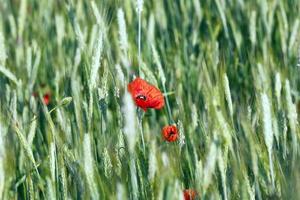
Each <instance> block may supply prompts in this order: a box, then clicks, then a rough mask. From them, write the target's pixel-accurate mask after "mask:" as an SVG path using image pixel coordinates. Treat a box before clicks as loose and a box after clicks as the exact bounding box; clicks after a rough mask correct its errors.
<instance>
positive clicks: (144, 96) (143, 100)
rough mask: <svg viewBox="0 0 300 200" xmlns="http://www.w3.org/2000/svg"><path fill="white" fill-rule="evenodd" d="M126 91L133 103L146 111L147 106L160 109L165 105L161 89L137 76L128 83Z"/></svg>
mask: <svg viewBox="0 0 300 200" xmlns="http://www.w3.org/2000/svg"><path fill="white" fill-rule="evenodd" d="M128 91H129V92H130V93H131V95H132V98H133V99H134V101H135V104H136V105H137V106H138V107H140V108H142V109H143V110H144V111H147V108H154V109H161V108H162V107H163V106H164V105H165V100H164V96H163V94H162V93H161V91H160V90H159V89H158V88H157V87H155V86H154V85H151V84H150V83H148V82H146V81H145V80H143V79H141V78H139V77H137V78H135V79H134V80H133V81H132V82H130V83H129V84H128Z"/></svg>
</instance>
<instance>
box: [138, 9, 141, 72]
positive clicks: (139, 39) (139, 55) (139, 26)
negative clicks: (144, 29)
mask: <svg viewBox="0 0 300 200" xmlns="http://www.w3.org/2000/svg"><path fill="white" fill-rule="evenodd" d="M138 64H139V72H138V73H139V74H138V75H139V76H140V74H141V13H140V12H139V25H138Z"/></svg>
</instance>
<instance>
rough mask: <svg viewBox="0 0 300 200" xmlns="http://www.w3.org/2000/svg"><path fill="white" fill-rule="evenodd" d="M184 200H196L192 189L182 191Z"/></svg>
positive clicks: (195, 193) (195, 194)
mask: <svg viewBox="0 0 300 200" xmlns="http://www.w3.org/2000/svg"><path fill="white" fill-rule="evenodd" d="M183 196H184V200H194V199H196V196H197V192H196V191H195V190H193V189H186V190H184V191H183Z"/></svg>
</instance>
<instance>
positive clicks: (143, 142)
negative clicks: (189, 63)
mask: <svg viewBox="0 0 300 200" xmlns="http://www.w3.org/2000/svg"><path fill="white" fill-rule="evenodd" d="M138 119H139V129H140V133H141V138H142V145H143V150H144V153H145V140H144V131H143V111H141V110H140V109H139V110H138Z"/></svg>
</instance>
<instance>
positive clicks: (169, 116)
mask: <svg viewBox="0 0 300 200" xmlns="http://www.w3.org/2000/svg"><path fill="white" fill-rule="evenodd" d="M163 90H164V93H165V94H166V93H167V91H166V86H165V84H163ZM165 99H166V104H167V112H168V121H169V124H174V123H175V122H174V119H173V118H172V113H171V108H170V104H169V99H168V96H167V95H166V96H165Z"/></svg>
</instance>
